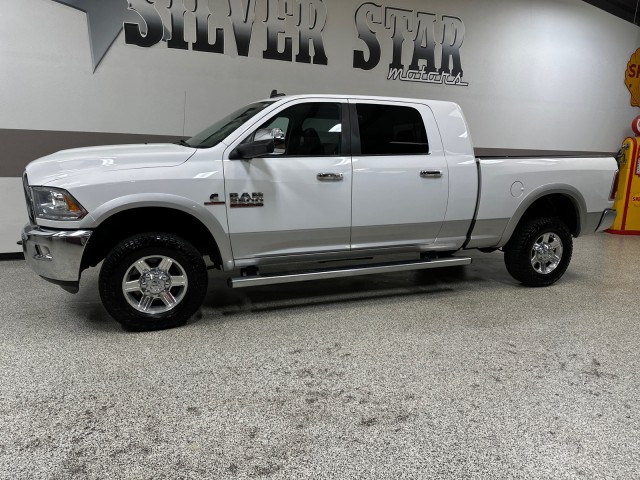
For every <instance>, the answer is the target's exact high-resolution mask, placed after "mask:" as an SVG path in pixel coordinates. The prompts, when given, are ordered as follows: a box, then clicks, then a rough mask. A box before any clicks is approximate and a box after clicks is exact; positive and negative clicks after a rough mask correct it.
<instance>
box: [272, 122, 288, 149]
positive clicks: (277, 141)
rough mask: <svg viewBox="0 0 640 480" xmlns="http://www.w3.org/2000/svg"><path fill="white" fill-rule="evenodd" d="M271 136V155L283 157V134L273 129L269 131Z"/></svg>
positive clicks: (279, 130) (284, 145)
mask: <svg viewBox="0 0 640 480" xmlns="http://www.w3.org/2000/svg"><path fill="white" fill-rule="evenodd" d="M271 135H272V137H273V146H274V149H273V153H274V154H275V155H284V153H285V152H286V150H287V148H286V144H285V135H284V132H283V131H282V130H281V129H279V128H274V129H273V130H271Z"/></svg>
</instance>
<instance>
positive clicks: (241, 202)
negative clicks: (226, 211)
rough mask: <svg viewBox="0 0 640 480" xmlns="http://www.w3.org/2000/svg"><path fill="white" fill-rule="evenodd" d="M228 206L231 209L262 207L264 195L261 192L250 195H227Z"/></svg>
mask: <svg viewBox="0 0 640 480" xmlns="http://www.w3.org/2000/svg"><path fill="white" fill-rule="evenodd" d="M229 204H230V206H231V208H255V207H264V194H263V193H262V192H253V193H252V194H248V193H243V194H238V193H231V194H229Z"/></svg>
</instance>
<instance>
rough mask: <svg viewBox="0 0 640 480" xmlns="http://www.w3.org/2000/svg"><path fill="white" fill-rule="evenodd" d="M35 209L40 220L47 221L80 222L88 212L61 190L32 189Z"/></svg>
mask: <svg viewBox="0 0 640 480" xmlns="http://www.w3.org/2000/svg"><path fill="white" fill-rule="evenodd" d="M31 191H32V192H33V208H34V210H35V214H36V216H37V217H38V218H42V219H45V220H66V221H69V220H80V219H82V218H84V217H85V216H86V215H87V211H86V210H85V209H84V208H83V207H82V205H80V203H78V201H77V200H76V199H75V198H73V197H72V196H71V194H70V193H69V192H67V191H66V190H63V189H61V188H51V187H32V188H31Z"/></svg>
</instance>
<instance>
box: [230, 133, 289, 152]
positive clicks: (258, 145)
mask: <svg viewBox="0 0 640 480" xmlns="http://www.w3.org/2000/svg"><path fill="white" fill-rule="evenodd" d="M285 151H286V148H285V135H284V132H283V131H282V130H281V129H279V128H274V129H271V130H270V129H267V128H261V129H260V130H256V133H254V134H253V141H252V142H249V143H244V144H241V145H238V146H237V147H236V148H235V149H234V150H233V151H232V152H231V154H230V155H229V159H230V160H237V159H245V160H248V159H251V158H258V157H263V156H265V155H269V154H272V153H273V154H276V155H283V154H284V153H285Z"/></svg>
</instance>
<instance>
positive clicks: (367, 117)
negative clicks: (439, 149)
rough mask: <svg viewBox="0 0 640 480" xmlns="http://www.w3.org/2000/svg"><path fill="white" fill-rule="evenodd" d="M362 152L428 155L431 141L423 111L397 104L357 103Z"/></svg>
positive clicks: (370, 153)
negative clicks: (425, 125) (428, 138)
mask: <svg viewBox="0 0 640 480" xmlns="http://www.w3.org/2000/svg"><path fill="white" fill-rule="evenodd" d="M356 111H357V113H358V125H359V128H360V148H361V154H362V155H426V154H428V153H429V142H428V140H427V131H426V130H425V128H424V121H423V120H422V115H420V112H419V111H418V110H416V109H415V108H413V107H403V106H396V105H375V104H366V103H359V104H357V105H356Z"/></svg>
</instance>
